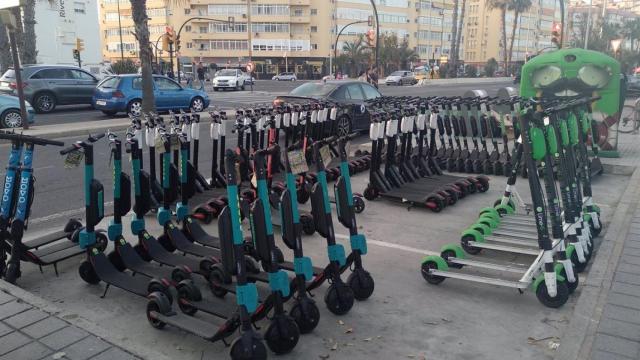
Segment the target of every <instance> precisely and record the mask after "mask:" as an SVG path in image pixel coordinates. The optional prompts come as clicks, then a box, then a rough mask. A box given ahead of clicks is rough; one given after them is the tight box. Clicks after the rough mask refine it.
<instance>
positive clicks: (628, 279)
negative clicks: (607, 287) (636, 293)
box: [613, 272, 640, 285]
mask: <svg viewBox="0 0 640 360" xmlns="http://www.w3.org/2000/svg"><path fill="white" fill-rule="evenodd" d="M613 280H614V281H617V282H621V283H625V284H632V285H640V276H638V275H637V274H628V273H624V272H617V273H616V274H615V275H614V279H613Z"/></svg>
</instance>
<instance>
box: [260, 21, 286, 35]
mask: <svg viewBox="0 0 640 360" xmlns="http://www.w3.org/2000/svg"><path fill="white" fill-rule="evenodd" d="M251 31H252V32H254V33H281V32H286V33H288V32H289V24H288V23H252V24H251Z"/></svg>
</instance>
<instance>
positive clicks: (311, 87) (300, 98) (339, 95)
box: [273, 80, 382, 136]
mask: <svg viewBox="0 0 640 360" xmlns="http://www.w3.org/2000/svg"><path fill="white" fill-rule="evenodd" d="M381 96H382V94H380V92H379V91H378V89H376V88H375V87H373V86H371V85H370V84H368V83H365V82H362V81H346V80H343V81H327V82H310V83H306V84H302V85H300V86H298V87H297V88H295V89H293V90H292V91H291V92H290V93H289V94H288V95H281V96H278V97H276V98H275V100H273V104H274V105H276V106H277V105H281V104H284V103H299V102H302V103H306V102H308V101H309V100H320V101H321V100H330V101H333V102H337V103H338V104H340V105H341V107H342V108H343V109H344V110H343V111H342V112H340V113H338V118H337V120H336V121H338V124H337V126H338V134H339V135H341V136H342V135H347V134H350V133H352V132H354V131H365V130H369V125H370V123H371V115H370V114H369V111H368V110H367V107H366V101H367V100H371V99H375V98H378V97H381Z"/></svg>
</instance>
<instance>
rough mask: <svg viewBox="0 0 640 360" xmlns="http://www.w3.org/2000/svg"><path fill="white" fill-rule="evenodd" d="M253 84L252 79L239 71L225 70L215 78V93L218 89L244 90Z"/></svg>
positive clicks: (219, 72)
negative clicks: (246, 86)
mask: <svg viewBox="0 0 640 360" xmlns="http://www.w3.org/2000/svg"><path fill="white" fill-rule="evenodd" d="M250 83H251V77H250V76H249V75H248V74H247V73H245V72H244V71H242V70H239V69H223V70H220V71H218V72H217V73H216V76H215V77H214V78H213V91H218V89H236V90H244V87H245V85H249V84H250Z"/></svg>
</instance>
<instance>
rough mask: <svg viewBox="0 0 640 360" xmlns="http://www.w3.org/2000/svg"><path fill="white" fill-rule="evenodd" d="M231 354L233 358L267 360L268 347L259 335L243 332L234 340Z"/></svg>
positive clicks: (237, 359)
mask: <svg viewBox="0 0 640 360" xmlns="http://www.w3.org/2000/svg"><path fill="white" fill-rule="evenodd" d="M246 337H250V339H247V338H246ZM230 355H231V359H232V360H266V359H267V348H266V346H264V343H263V342H262V340H260V338H259V337H258V336H256V335H253V334H242V336H240V337H238V338H236V339H235V340H233V343H232V344H231V351H230Z"/></svg>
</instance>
